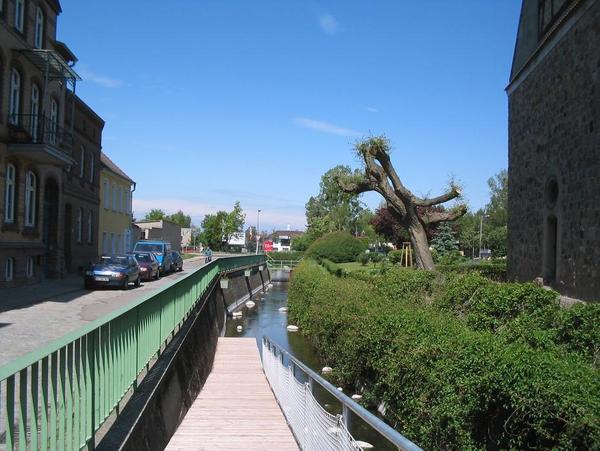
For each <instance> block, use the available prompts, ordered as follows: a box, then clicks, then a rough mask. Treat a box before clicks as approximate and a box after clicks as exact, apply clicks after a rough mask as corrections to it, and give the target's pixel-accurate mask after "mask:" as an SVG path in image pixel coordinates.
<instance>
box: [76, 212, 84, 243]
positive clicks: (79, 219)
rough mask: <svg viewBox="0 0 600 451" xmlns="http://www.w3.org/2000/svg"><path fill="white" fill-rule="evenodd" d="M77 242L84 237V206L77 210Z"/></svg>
mask: <svg viewBox="0 0 600 451" xmlns="http://www.w3.org/2000/svg"><path fill="white" fill-rule="evenodd" d="M76 223H77V242H78V243H81V240H82V238H83V208H79V210H77V221H76Z"/></svg>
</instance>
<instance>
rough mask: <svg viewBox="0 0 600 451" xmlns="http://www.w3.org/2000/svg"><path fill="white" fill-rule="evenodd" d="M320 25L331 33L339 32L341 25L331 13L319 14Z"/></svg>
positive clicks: (326, 31)
mask: <svg viewBox="0 0 600 451" xmlns="http://www.w3.org/2000/svg"><path fill="white" fill-rule="evenodd" d="M319 26H320V27H321V29H322V30H323V31H324V32H325V33H327V34H330V35H334V34H336V33H337V32H338V29H339V25H338V23H337V20H335V17H333V16H332V15H331V14H322V15H320V16H319Z"/></svg>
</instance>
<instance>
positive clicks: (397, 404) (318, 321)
mask: <svg viewBox="0 0 600 451" xmlns="http://www.w3.org/2000/svg"><path fill="white" fill-rule="evenodd" d="M477 277H479V279H476V278H473V279H468V280H464V281H463V282H464V283H461V282H460V281H458V280H455V281H454V283H453V284H452V283H450V282H451V281H448V285H446V283H445V282H444V279H443V277H442V276H440V275H435V274H432V273H428V272H423V271H413V270H402V271H396V270H390V271H388V272H386V273H385V274H384V275H381V276H378V277H373V278H372V279H371V280H367V281H365V280H357V279H355V278H353V277H347V278H336V277H334V276H332V275H330V274H328V273H327V272H326V271H325V270H324V269H323V268H321V267H320V266H318V265H317V264H316V263H314V262H311V261H305V262H303V263H302V264H301V265H299V266H298V267H297V268H296V270H295V273H294V276H293V277H292V280H291V284H290V293H289V307H290V318H291V319H292V320H293V321H295V322H296V323H297V324H298V325H299V326H300V328H301V330H302V331H303V333H305V334H306V335H307V336H308V337H309V339H310V340H311V341H312V343H313V344H314V345H315V346H316V347H317V349H318V350H319V352H320V354H321V356H322V358H323V360H324V362H325V363H327V364H328V365H330V366H332V367H333V368H334V373H333V374H334V375H335V376H334V377H335V378H336V382H338V383H340V384H343V385H345V386H347V387H348V388H350V387H352V388H353V389H355V390H358V389H359V388H360V387H364V388H365V393H364V394H365V398H364V399H365V400H366V401H367V402H369V401H371V402H384V403H385V405H386V407H387V413H386V417H387V419H388V420H389V421H390V422H391V423H392V425H394V426H395V427H396V428H397V429H398V430H399V431H401V432H402V433H403V434H405V435H406V436H407V437H409V438H410V439H412V440H414V441H415V442H416V443H418V444H419V445H421V446H422V447H424V448H426V449H476V448H562V449H573V448H580V449H597V448H599V447H600V418H599V416H600V377H599V372H598V370H597V369H596V368H594V367H593V365H591V364H590V363H589V361H586V360H585V359H584V358H583V357H582V356H581V355H579V354H577V353H575V352H570V351H569V350H567V349H565V347H564V346H559V345H556V344H549V345H548V346H547V347H546V348H545V349H534V348H533V347H531V346H530V345H529V344H528V343H525V342H522V341H510V340H506V339H505V338H504V336H503V335H502V334H501V333H500V332H499V331H498V330H496V331H495V332H492V331H491V330H490V327H489V326H490V324H488V323H487V322H486V321H483V320H482V321H481V323H479V322H478V323H476V324H470V323H469V322H468V321H465V320H464V319H463V318H461V317H460V315H457V314H456V310H455V308H456V306H458V305H463V308H464V313H463V314H466V315H468V309H469V308H470V307H469V306H470V303H469V302H466V300H468V299H470V297H469V296H468V288H471V289H472V290H476V289H477V286H478V282H484V284H485V283H490V284H492V282H490V281H489V280H488V279H486V278H483V277H482V276H477ZM445 286H447V287H448V290H446V291H444V290H443V287H445ZM486 289H489V290H491V289H492V288H487V287H486ZM511 289H516V288H513V287H511ZM521 289H522V290H523V292H522V294H523V295H524V296H526V297H527V299H532V300H533V301H534V302H537V303H538V304H539V305H542V306H544V305H546V304H547V303H548V299H546V298H545V297H544V296H543V295H541V294H540V293H537V292H536V293H534V292H533V290H531V287H529V286H527V287H525V288H521ZM442 293H443V294H442ZM513 294H514V293H513ZM454 296H458V298H457V299H459V300H458V301H456V302H455V301H454V299H452V298H453V297H454ZM515 296H516V294H515ZM509 304H510V302H509ZM529 309H530V308H529V307H526V306H523V307H522V311H523V312H529ZM476 310H477V309H476ZM540 310H544V308H543V307H542V308H536V309H534V312H537V311H540ZM584 310H586V314H589V311H588V310H587V309H584ZM518 311H519V309H518V308H515V309H512V308H506V307H505V306H502V305H500V306H498V308H497V309H495V310H494V309H492V311H486V310H485V309H482V310H477V312H482V313H477V315H479V316H480V317H484V316H486V315H487V316H495V315H496V314H497V312H508V313H507V318H509V317H511V318H512V319H511V320H508V319H507V320H506V321H504V324H506V325H508V324H514V323H515V321H518V318H521V317H523V316H524V315H525V314H524V313H515V312H518ZM568 311H569V312H572V313H570V314H569V315H567V316H568V318H569V319H565V320H563V324H565V331H566V330H567V329H568V328H567V327H566V325H567V324H571V325H572V324H574V323H577V321H583V323H585V324H588V325H590V324H589V323H588V319H585V318H584V317H585V316H586V314H583V312H581V311H579V312H578V311H577V310H568ZM531 315H532V313H530V312H529V313H527V315H525V316H531ZM559 316H560V315H559ZM592 316H593V315H592ZM569 321H570V322H569ZM491 324H493V325H497V324H498V323H495V322H493V321H492V322H491ZM498 327H499V328H501V326H498ZM593 329H594V327H591V328H590V329H589V330H588V332H591V333H592V334H593ZM580 338H584V341H585V334H583V335H582V336H580ZM571 342H572V340H571Z"/></svg>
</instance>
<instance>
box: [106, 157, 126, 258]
mask: <svg viewBox="0 0 600 451" xmlns="http://www.w3.org/2000/svg"><path fill="white" fill-rule="evenodd" d="M134 190H135V182H134V181H133V180H131V178H129V176H128V175H127V174H125V172H123V171H122V170H121V169H120V168H119V167H118V166H117V165H116V164H115V163H114V162H113V161H112V160H111V159H110V158H108V156H107V155H106V154H104V153H102V155H101V167H100V214H99V224H98V253H99V254H100V255H103V254H122V253H125V252H129V251H130V250H131V249H132V247H133V245H134V244H135V243H133V234H132V229H131V226H132V208H131V201H132V194H133V191H134Z"/></svg>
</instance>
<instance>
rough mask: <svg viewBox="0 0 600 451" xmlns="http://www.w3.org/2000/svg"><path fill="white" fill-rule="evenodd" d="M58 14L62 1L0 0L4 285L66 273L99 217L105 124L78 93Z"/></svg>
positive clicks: (0, 267)
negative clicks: (97, 165)
mask: <svg viewBox="0 0 600 451" xmlns="http://www.w3.org/2000/svg"><path fill="white" fill-rule="evenodd" d="M60 13H61V7H60V3H59V1H58V0H0V193H1V195H0V288H1V287H7V286H15V285H22V284H29V283H35V282H37V281H39V280H41V279H43V278H46V277H50V278H51V277H62V276H63V275H64V274H65V273H66V272H67V271H76V270H77V269H78V268H79V267H80V266H82V265H83V264H84V263H85V262H86V260H88V259H90V258H93V257H94V255H95V252H91V249H92V247H89V246H87V243H85V244H84V243H83V242H84V241H85V239H84V233H83V234H82V240H81V242H78V241H77V238H78V237H79V228H78V225H79V224H80V223H81V224H85V221H89V220H90V219H91V227H92V228H93V227H94V225H95V223H96V221H97V220H96V219H95V217H94V213H95V212H97V205H98V199H97V198H98V181H97V176H96V175H94V176H93V178H92V176H91V175H90V173H89V169H90V166H89V163H86V161H90V160H91V158H94V159H97V158H99V154H98V152H99V149H100V146H101V133H102V126H103V123H102V120H101V119H100V118H98V117H97V116H96V115H95V114H93V112H91V110H90V109H89V108H88V107H86V106H85V104H84V103H83V102H82V101H81V100H80V99H78V98H77V96H76V95H75V94H74V93H75V91H76V83H77V82H78V81H79V80H80V78H79V76H78V75H77V73H76V72H75V70H74V68H73V66H74V64H75V63H76V61H77V58H76V57H75V55H74V54H73V53H72V52H71V51H70V50H69V48H68V47H67V45H66V44H64V43H62V42H59V41H57V40H56V26H57V17H58V15H59V14H60ZM82 112H83V113H84V114H86V115H88V116H89V117H88V118H87V119H83V118H80V117H79V114H81V113H82ZM83 121H85V122H86V125H85V126H84V125H83ZM84 127H85V128H84ZM88 127H89V128H88ZM82 148H84V149H85V153H84V154H85V159H84V160H82V158H81V149H82ZM92 155H94V156H93V157H92ZM82 167H83V171H84V173H85V174H86V175H85V176H84V177H79V174H80V173H81V171H82ZM93 172H94V173H97V170H96V169H93ZM81 209H83V212H82V218H81V221H79V213H80V211H81ZM90 212H91V213H90ZM95 216H96V217H97V214H96V215H95ZM85 227H86V226H85V225H83V226H82V228H83V230H84V231H85ZM74 236H75V238H74ZM86 246H87V247H86ZM94 250H95V248H94Z"/></svg>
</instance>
